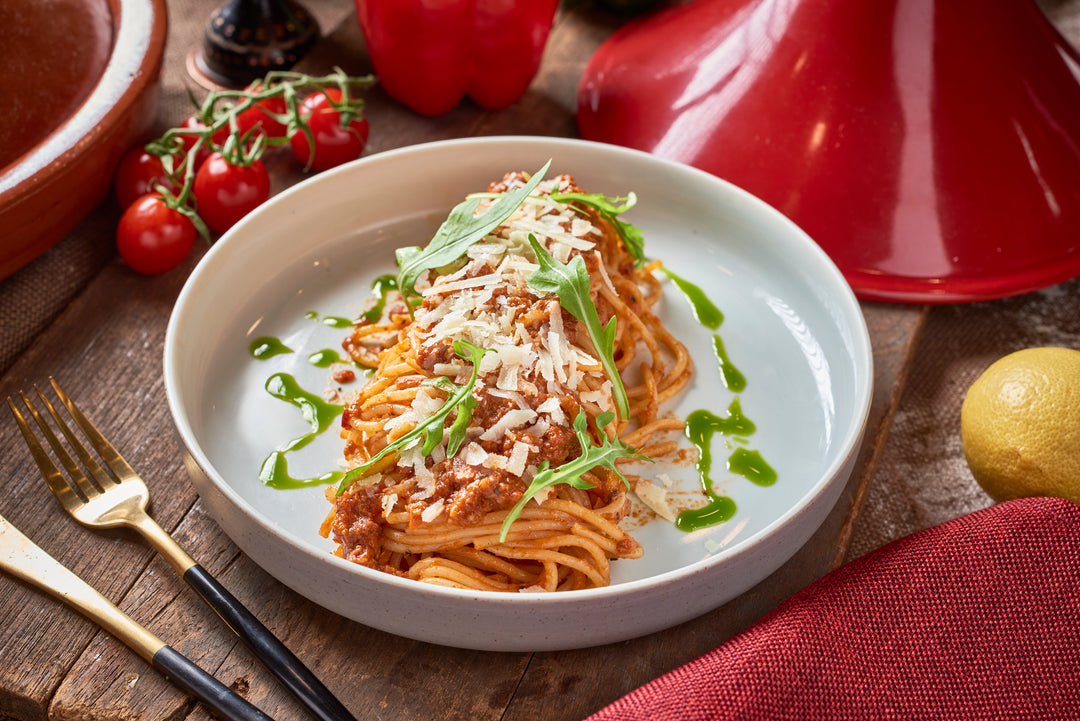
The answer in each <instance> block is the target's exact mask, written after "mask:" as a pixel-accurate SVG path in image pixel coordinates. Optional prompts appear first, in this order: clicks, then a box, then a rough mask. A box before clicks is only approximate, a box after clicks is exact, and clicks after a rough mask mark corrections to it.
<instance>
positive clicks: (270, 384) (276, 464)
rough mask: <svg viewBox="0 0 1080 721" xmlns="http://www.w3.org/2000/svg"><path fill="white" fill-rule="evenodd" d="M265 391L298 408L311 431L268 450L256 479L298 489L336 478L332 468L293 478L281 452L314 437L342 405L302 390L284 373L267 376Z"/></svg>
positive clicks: (296, 446) (283, 453)
mask: <svg viewBox="0 0 1080 721" xmlns="http://www.w3.org/2000/svg"><path fill="white" fill-rule="evenodd" d="M266 391H267V392H268V393H269V394H270V395H272V396H274V397H275V398H277V399H279V400H283V401H285V402H286V403H289V404H291V405H293V406H295V407H296V408H298V409H300V413H301V414H302V415H303V417H304V420H305V421H307V424H308V426H310V428H311V430H310V431H309V432H308V433H305V434H303V435H302V436H298V437H296V438H294V439H293V440H291V441H289V442H288V443H286V444H285V447H284V448H281V449H279V450H277V451H274V452H273V453H271V454H270V455H269V456H268V457H267V458H266V460H265V461H263V464H262V468H261V469H260V470H259V479H260V480H261V481H262V482H263V483H264V484H266V485H267V486H270V487H271V488H302V487H305V486H314V485H323V484H327V483H331V482H333V481H334V479H335V478H337V479H340V474H337V472H336V471H335V472H330V473H326V474H323V475H321V476H318V477H316V478H294V477H293V476H292V475H290V474H289V469H288V463H287V461H286V459H285V454H286V453H288V452H289V451H295V450H299V449H301V448H303V447H304V446H306V445H308V444H309V443H311V442H312V441H313V440H315V438H316V437H317V436H318V435H319V434H320V433H323V432H324V431H325V430H326V429H327V428H329V427H330V424H331V423H333V422H334V420H335V419H336V418H337V417H338V416H340V415H341V413H342V411H343V410H344V406H341V405H338V404H336V403H330V402H328V401H326V400H324V399H322V398H320V397H319V396H317V395H315V394H314V393H309V392H308V391H305V390H304V389H303V388H301V387H300V384H299V383H297V382H296V379H295V378H293V377H292V376H291V375H289V374H288V373H275V374H274V375H272V376H270V378H268V379H267V381H266ZM335 474H337V475H336V476H335Z"/></svg>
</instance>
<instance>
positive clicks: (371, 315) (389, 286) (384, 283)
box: [361, 275, 398, 323]
mask: <svg viewBox="0 0 1080 721" xmlns="http://www.w3.org/2000/svg"><path fill="white" fill-rule="evenodd" d="M397 287H398V284H397V278H396V277H395V276H393V275H380V276H379V277H378V278H376V279H375V282H374V283H372V284H371V290H372V291H373V292H374V293H375V295H376V296H378V300H376V301H375V305H374V306H372V307H371V308H370V309H369V310H368V311H366V312H365V313H364V314H363V315H362V316H361V318H363V319H364V320H366V321H367V322H368V323H374V322H375V321H377V320H379V318H381V317H382V313H383V309H384V308H385V307H386V295H387V294H388V293H389V292H390V291H392V290H397Z"/></svg>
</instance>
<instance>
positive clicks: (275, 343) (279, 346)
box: [248, 336, 293, 360]
mask: <svg viewBox="0 0 1080 721" xmlns="http://www.w3.org/2000/svg"><path fill="white" fill-rule="evenodd" d="M248 352H249V353H250V354H251V357H252V358H255V359H256V360H266V359H267V358H273V357H274V356H276V355H283V354H285V353H292V352H293V349H292V348H290V347H289V346H287V345H285V344H284V343H282V342H281V341H280V340H278V339H277V338H271V337H270V336H262V337H261V338H256V339H255V340H253V341H251V345H250V346H248Z"/></svg>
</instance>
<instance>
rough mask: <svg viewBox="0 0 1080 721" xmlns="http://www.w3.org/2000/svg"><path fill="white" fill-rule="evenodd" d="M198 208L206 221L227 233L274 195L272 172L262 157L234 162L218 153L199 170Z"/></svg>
mask: <svg viewBox="0 0 1080 721" xmlns="http://www.w3.org/2000/svg"><path fill="white" fill-rule="evenodd" d="M192 192H193V193H194V194H195V208H196V210H197V211H198V213H199V217H200V218H202V219H203V222H205V223H206V225H207V226H208V227H209V228H210V230H213V231H214V232H216V233H224V232H225V231H226V230H228V229H229V228H231V227H233V225H235V224H236V222H237V221H238V220H240V219H241V218H243V217H244V216H245V215H247V214H248V213H250V212H251V211H253V210H255V208H257V207H259V206H260V205H261V204H262V203H264V202H266V200H267V199H268V198H269V197H270V175H269V174H268V173H267V172H266V166H264V165H263V164H262V161H261V160H254V161H252V162H251V164H250V165H233V164H232V163H230V162H229V161H228V160H226V159H225V157H224V156H223V155H222V154H221V153H214V154H212V155H211V156H210V157H209V158H207V159H206V162H205V163H203V164H202V167H200V168H199V171H198V172H197V173H195V183H194V185H193V186H192Z"/></svg>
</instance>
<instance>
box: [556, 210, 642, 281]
mask: <svg viewBox="0 0 1080 721" xmlns="http://www.w3.org/2000/svg"><path fill="white" fill-rule="evenodd" d="M551 199H552V200H554V201H556V202H558V203H569V202H572V201H577V202H578V203H581V204H583V205H587V206H589V207H590V208H592V209H593V210H595V211H596V212H598V213H600V215H601V216H603V217H604V219H605V220H607V222H609V223H611V225H612V226H613V227H614V228H615V230H616V232H618V234H619V237H620V238H622V241H623V245H624V246H625V247H626V250H627V252H628V253H630V255H632V256H633V257H634V265H635V266H637V267H638V268H640V267H641V266H643V265H645V263H646V260H647V259H646V258H645V236H644V235H643V234H642V232H641V229H640V228H638V227H637V226H634V225H631V224H630V223H627V222H626V221H625V220H619V219H618V218H617V217H616V216H618V215H620V214H622V213H625V212H626V211H628V210H630V209H631V208H633V207H634V206H635V205H637V195H635V194H634V193H632V192H631V193H627V194H626V197H618V198H611V197H608V196H606V195H604V194H602V193H552V194H551ZM619 202H622V205H616V203H619Z"/></svg>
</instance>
